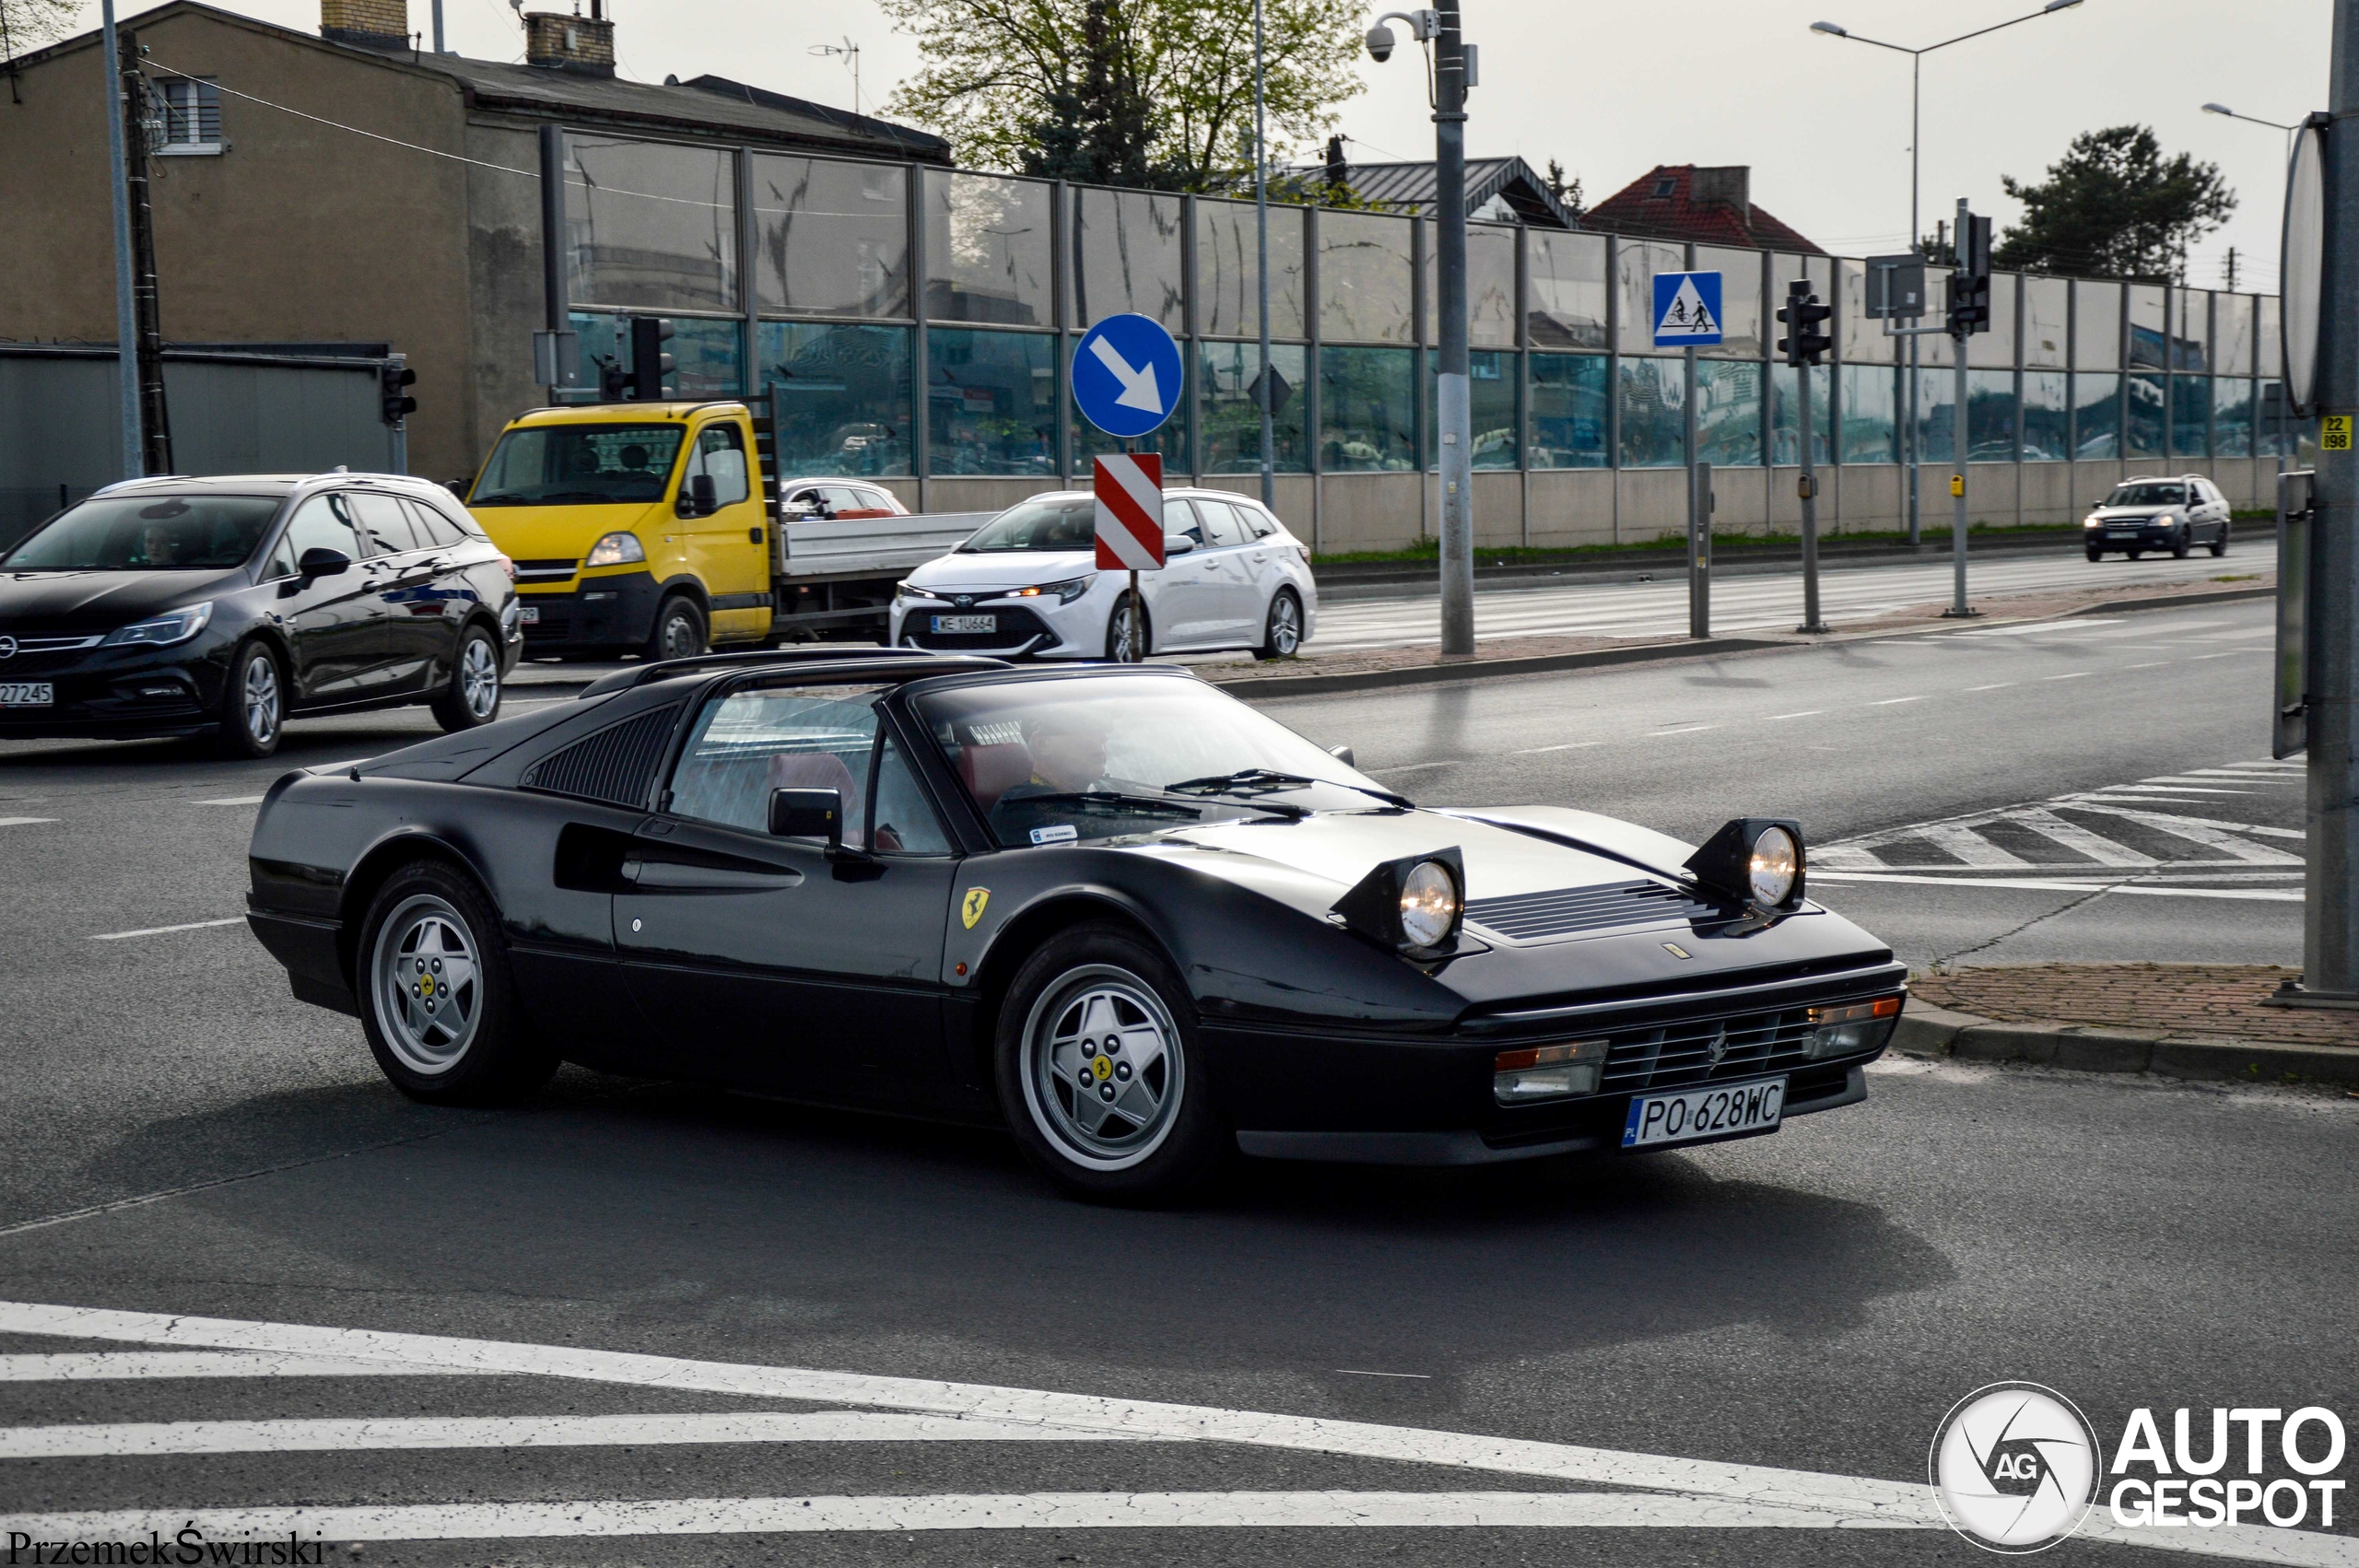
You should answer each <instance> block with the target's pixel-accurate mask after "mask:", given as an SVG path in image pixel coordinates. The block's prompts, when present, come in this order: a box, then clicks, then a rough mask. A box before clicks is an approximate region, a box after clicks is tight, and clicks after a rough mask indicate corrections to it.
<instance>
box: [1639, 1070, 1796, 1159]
mask: <svg viewBox="0 0 2359 1568" xmlns="http://www.w3.org/2000/svg"><path fill="white" fill-rule="evenodd" d="M1785 1109H1786V1081H1785V1080H1784V1079H1782V1078H1767V1079H1755V1081H1754V1082H1750V1083H1716V1084H1714V1085H1713V1086H1712V1087H1710V1088H1708V1089H1687V1090H1683V1091H1682V1092H1681V1093H1679V1094H1641V1095H1639V1096H1638V1097H1637V1099H1635V1100H1632V1101H1631V1102H1630V1117H1629V1119H1628V1120H1627V1121H1625V1122H1624V1123H1623V1124H1622V1147H1624V1148H1625V1149H1644V1148H1647V1147H1648V1146H1649V1145H1651V1144H1657V1143H1693V1142H1696V1141H1698V1140H1700V1139H1706V1138H1732V1137H1735V1136H1736V1135H1738V1134H1739V1133H1745V1132H1767V1131H1770V1130H1771V1129H1775V1128H1776V1127H1777V1125H1778V1117H1780V1116H1781V1115H1783V1114H1784V1112H1785Z"/></svg>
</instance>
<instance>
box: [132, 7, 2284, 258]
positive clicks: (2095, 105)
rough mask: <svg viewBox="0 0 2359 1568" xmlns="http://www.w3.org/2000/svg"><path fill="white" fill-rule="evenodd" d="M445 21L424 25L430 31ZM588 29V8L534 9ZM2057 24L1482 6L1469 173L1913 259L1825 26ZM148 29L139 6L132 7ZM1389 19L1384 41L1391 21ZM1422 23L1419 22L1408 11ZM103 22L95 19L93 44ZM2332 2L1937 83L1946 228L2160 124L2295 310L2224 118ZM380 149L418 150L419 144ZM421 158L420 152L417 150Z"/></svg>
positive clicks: (2119, 35) (855, 10) (1380, 118)
mask: <svg viewBox="0 0 2359 1568" xmlns="http://www.w3.org/2000/svg"><path fill="white" fill-rule="evenodd" d="M226 3H227V4H229V6H230V7H231V8H232V9H236V10H241V11H244V12H247V13H248V14H250V15H253V16H257V17H263V18H268V19H270V20H273V21H277V22H282V23H285V24H288V25H289V26H295V27H303V28H312V27H316V26H317V25H318V22H319V11H318V6H317V3H316V0H226ZM431 3H432V0H409V6H410V26H411V27H412V28H413V29H417V30H419V31H424V30H426V29H428V27H429V26H430V25H431V23H430V18H431V15H432V12H431ZM526 3H527V4H528V5H529V6H531V8H533V9H535V10H538V9H543V8H546V9H551V10H557V9H569V8H571V6H570V0H563V3H561V4H560V3H555V0H526ZM2038 3H2039V0H1944V3H1941V4H1936V3H1934V0H1650V3H1649V4H1647V5H1644V6H1632V5H1629V4H1627V3H1626V0H1465V16H1466V25H1467V36H1468V38H1469V39H1470V40H1471V41H1474V42H1477V43H1479V44H1480V45H1481V46H1482V53H1483V61H1482V73H1483V76H1482V83H1481V86H1480V87H1479V88H1477V89H1476V91H1475V93H1474V95H1473V101H1472V103H1471V104H1470V106H1469V109H1470V112H1471V114H1472V116H1473V118H1472V119H1471V121H1470V123H1469V124H1468V129H1467V148H1468V151H1469V153H1470V154H1472V155H1473V156H1477V157H1482V156H1498V155H1501V154H1505V153H1520V154H1521V155H1522V156H1523V157H1524V158H1528V159H1530V160H1531V161H1532V163H1533V164H1534V165H1535V166H1538V167H1544V166H1545V165H1546V162H1547V160H1548V159H1549V158H1556V159H1558V160H1560V161H1561V162H1562V163H1563V164H1564V166H1565V168H1566V170H1567V172H1569V173H1574V174H1578V175H1579V176H1580V177H1581V180H1582V181H1583V183H1584V185H1585V186H1586V188H1587V191H1588V194H1589V197H1590V200H1591V201H1595V200H1598V199H1599V198H1602V197H1603V196H1606V195H1609V194H1611V193H1613V192H1614V191H1617V190H1619V189H1620V188H1621V187H1622V186H1624V185H1625V184H1627V183H1628V182H1629V181H1632V180H1635V179H1637V177H1638V176H1640V175H1641V174H1643V173H1645V172H1646V171H1647V170H1649V169H1650V168H1652V167H1653V166H1654V165H1655V164H1657V163H1691V162H1692V163H1707V164H1717V163H1744V164H1750V165H1752V167H1753V194H1754V199H1755V201H1756V202H1758V203H1759V204H1760V205H1763V206H1765V207H1766V208H1768V209H1769V210H1770V211H1771V212H1774V213H1775V214H1777V215H1778V216H1779V217H1781V218H1783V219H1784V220H1785V221H1787V222H1788V223H1790V224H1792V225H1793V226H1794V227H1795V228H1799V229H1800V230H1802V232H1803V233H1804V234H1806V235H1809V236H1810V237H1811V238H1812V239H1813V240H1816V241H1817V242H1818V243H1819V244H1821V245H1823V246H1825V248H1826V249H1827V250H1829V251H1834V252H1839V253H1843V254H1849V255H1864V254H1868V253H1871V252H1878V251H1889V250H1898V249H1901V248H1902V247H1904V246H1905V245H1906V244H1907V231H1908V70H1909V62H1908V58H1907V56H1906V55H1903V54H1895V53H1889V52H1887V51H1884V50H1881V49H1871V48H1868V47H1866V46H1865V45H1863V44H1860V43H1858V42H1847V41H1840V40H1837V39H1832V38H1827V37H1825V36H1823V35H1821V34H1816V33H1813V32H1811V31H1810V30H1809V26H1810V24H1811V23H1812V22H1813V21H1816V20H1820V19H1822V18H1823V19H1825V20H1829V21H1834V22H1837V23H1840V24H1842V25H1843V26H1845V27H1847V28H1849V29H1852V30H1854V31H1855V32H1858V33H1861V34H1867V35H1872V36H1874V37H1876V38H1880V39H1884V40H1886V41H1891V42H1894V43H1898V44H1903V45H1907V46H1911V47H1921V46H1923V45H1925V44H1929V43H1937V42H1939V41H1942V40H1943V39H1946V38H1952V37H1954V36H1956V35H1957V34H1959V33H1963V32H1966V31H1969V30H1971V29H1975V28H1978V27H1983V26H1987V25H1989V24H1991V23H1994V22H2001V21H2004V20H2005V19H2007V18H2010V17H2014V16H2019V15H2022V14H2023V13H2025V12H2026V11H2031V10H2035V9H2036V8H2037V5H2038ZM443 4H444V6H445V15H446V26H447V27H448V29H449V33H450V39H451V43H452V47H453V48H455V49H457V50H459V51H460V52H461V53H466V54H472V55H475V56H477V57H479V58H485V59H501V60H507V59H519V58H522V52H523V44H522V29H521V28H520V26H519V24H518V23H517V21H516V18H515V13H514V12H513V11H512V10H511V7H510V6H509V5H508V4H507V3H506V0H443ZM124 5H125V7H126V13H127V12H128V11H129V10H130V9H132V8H134V7H135V6H136V0H124ZM1383 8H1384V6H1373V5H1372V6H1370V15H1371V19H1372V18H1373V17H1374V15H1375V14H1376V13H1377V12H1378V11H1379V10H1381V9H1383ZM1403 8H1405V4H1404V6H1403ZM97 14H98V12H97V6H95V5H93V6H89V7H88V18H89V22H90V25H92V26H95V25H96V23H97ZM608 14H609V15H610V16H612V17H613V18H615V20H616V48H617V50H618V51H619V53H620V54H621V57H622V62H623V74H624V75H626V76H636V77H640V78H641V79H644V80H649V81H661V80H663V77H664V76H665V75H666V74H667V73H676V74H678V75H680V76H696V75H698V74H699V73H701V72H707V71H710V72H713V73H716V74H718V75H722V76H732V77H735V78H737V79H739V80H743V81H750V82H753V83H755V84H757V85H759V86H762V87H768V88H775V89H777V90H779V91H782V92H788V93H792V94H795V95H797V96H800V97H804V98H809V99H816V100H818V101H821V102H826V103H832V104H839V105H843V106H846V107H849V106H850V105H851V86H852V84H851V73H850V72H849V71H847V70H846V69H845V68H844V65H843V63H842V62H841V61H840V60H839V59H835V58H829V57H825V56H815V55H813V54H811V53H809V51H810V50H811V48H812V47H814V46H815V45H820V44H825V43H829V42H836V43H840V41H842V39H843V38H844V37H845V36H846V35H849V36H850V37H851V39H852V40H853V41H856V42H857V43H859V44H860V46H861V49H862V54H861V69H862V82H861V88H862V99H863V108H867V109H869V110H871V111H874V106H875V105H876V103H877V102H879V101H880V100H882V99H884V98H885V97H886V94H888V93H889V92H890V91H891V89H892V87H893V84H894V83H895V82H896V81H897V80H898V79H899V77H900V76H902V75H903V74H904V73H906V72H908V71H910V70H911V69H913V68H914V67H915V65H916V64H917V55H916V51H915V50H914V49H913V48H912V47H911V45H910V41H909V40H908V39H906V38H905V37H901V36H898V35H896V34H895V33H894V32H893V31H892V30H891V29H890V28H889V27H888V26H887V25H886V22H885V20H884V18H883V17H882V16H881V15H880V14H879V13H878V11H877V9H876V7H875V6H874V4H873V0H827V3H826V4H824V5H820V4H813V3H811V0H785V3H784V4H780V3H778V0H608ZM2329 31H2330V8H2329V5H2328V0H2083V4H2082V5H2081V6H2078V7H2077V8H2075V9H2072V10H2069V11H2064V12H2060V13H2058V14H2056V15H2054V16H2048V17H2043V18H2039V19H2038V20H2036V21H2029V22H2025V23H2024V24H2023V25H2022V26H2020V27H2015V28H2010V29H2007V30H2006V31H2004V32H2001V33H1997V34H1993V35H1992V36H1990V37H1988V38H1979V39H1976V40H1974V41H1971V42H1968V43H1961V44H1958V45H1956V46H1955V47H1954V48H1949V49H1943V50H1941V51H1938V52H1937V53H1933V54H1931V55H1928V56H1927V57H1926V58H1925V62H1924V117H1925V123H1924V171H1923V193H1924V195H1923V201H1924V206H1923V213H1924V227H1925V228H1926V229H1928V230H1930V229H1931V227H1932V223H1933V220H1934V219H1935V218H1936V217H1946V216H1949V215H1950V214H1951V212H1952V211H1953V210H1954V205H1955V203H1956V201H1957V198H1958V197H1960V196H1966V197H1967V198H1969V199H1970V200H1971V201H1972V202H1973V203H1974V205H1975V209H1976V210H1977V211H1978V212H1986V213H1989V214H1991V215H1992V216H1995V217H1996V218H1997V219H1998V220H1999V226H2000V228H2002V229H2003V228H2005V226H2006V224H2007V223H2008V222H2009V221H2011V220H2012V219H2013V217H2014V216H2017V212H2018V209H2017V207H2016V205H2015V204H2014V203H2013V202H2011V201H2009V200H2008V199H2007V198H2006V196H2005V194H2004V193H2002V192H2001V188H2000V184H1999V178H2000V176H2001V174H2013V175H2014V176H2016V177H2017V178H2018V179H2022V178H2036V177H2037V176H2039V175H2040V174H2041V173H2042V171H2043V170H2045V169H2046V168H2047V166H2048V164H2049V163H2050V162H2052V161H2054V159H2055V158H2057V157H2058V156H2059V155H2060V153H2061V152H2062V151H2063V149H2064V147H2065V145H2066V144H2067V143H2068V142H2070V141H2071V137H2072V136H2073V135H2075V134H2076V133H2078V132H2081V131H2084V130H2089V129H2092V128H2094V127H2097V126H2103V125H2113V124H2120V123H2128V122H2133V121H2135V122H2140V123H2146V124H2150V125H2152V126H2154V130H2155V132H2156V133H2157V134H2158V135H2160V136H2161V138H2162V141H2163V146H2164V147H2165V150H2166V151H2170V152H2177V151H2189V152H2192V153H2194V154H2195V155H2196V156H2197V157H2198V158H2204V159H2208V160H2211V161H2213V162H2216V163H2218V164H2219V166H2220V168H2221V170H2222V171H2223V173H2224V174H2225V175H2226V177H2227V181H2228V183H2229V185H2230V186H2231V188H2233V189H2234V190H2235V191H2236V194H2237V196H2238V198H2239V202H2240V205H2239V208H2238V211H2237V213H2236V217H2235V218H2234V219H2233V220H2232V221H2231V222H2230V224H2229V226H2228V227H2227V228H2225V229H2224V230H2222V231H2221V232H2220V233H2218V234H2216V235H2214V236H2213V237H2212V238H2211V239H2210V240H2206V241H2205V242H2204V243H2203V244H2202V245H2201V247H2200V248H2199V250H2198V251H2197V252H2196V253H2195V256H2194V260H2193V265H2192V269H2191V271H2192V275H2193V281H2195V282H2196V283H2199V284H2205V285H2212V286H2217V285H2219V284H2220V283H2221V282H2222V281H2223V277H2224V267H2225V262H2226V253H2227V251H2228V248H2229V247H2231V246H2234V247H2235V249H2236V256H2237V269H2238V281H2239V285H2240V287H2247V288H2253V287H2259V288H2264V289H2273V288H2274V287H2275V277H2276V267H2277V227H2278V208H2279V203H2280V199H2281V195H2282V190H2283V136H2282V135H2280V134H2279V133H2277V132H2274V131H2271V130H2267V129H2265V128H2263V127H2261V126H2258V125H2248V124H2243V123H2237V122H2235V121H2229V120H2223V119H2220V118H2219V117H2217V116H2216V115H2209V114H2204V113H2202V112H2201V105H2202V104H2203V103H2205V102H2206V101H2218V102H2223V103H2225V104H2227V105H2229V106H2230V107H2231V108H2234V109H2236V110H2238V111H2242V112H2244V113H2248V114H2254V115H2258V116H2259V117H2261V118H2263V119H2267V120H2275V121H2281V122H2292V121H2294V120H2297V119H2299V118H2300V117H2301V116H2302V114H2303V113H2304V112H2306V111H2308V110H2311V109H2316V108H2323V107H2324V106H2325V99H2326V92H2327V44H2328V39H2329ZM1360 76H1361V78H1362V80H1364V81H1365V82H1366V83H1367V88H1368V90H1367V91H1366V92H1365V93H1363V94H1361V95H1360V96H1359V97H1357V98H1356V99H1352V100H1351V101H1350V102H1349V103H1348V104H1346V105H1345V106H1344V110H1343V113H1342V122H1341V128H1342V129H1343V131H1344V134H1345V135H1348V136H1350V137H1352V138H1354V142H1355V146H1354V156H1355V157H1356V158H1366V159H1367V160H1370V161H1378V160H1390V159H1392V158H1430V157H1432V153H1433V137H1432V127H1431V124H1430V123H1429V121H1428V120H1427V118H1426V115H1427V110H1426V103H1425V90H1424V86H1423V82H1422V80H1421V76H1420V73H1419V72H1418V71H1417V70H1416V69H1415V68H1414V59H1413V57H1412V56H1411V55H1410V54H1409V53H1407V52H1406V51H1403V52H1401V53H1395V54H1394V56H1393V58H1392V62H1391V64H1389V65H1382V66H1379V65H1377V64H1373V63H1371V62H1369V61H1367V60H1366V59H1365V58H1363V59H1362V60H1361V62H1360ZM370 129H386V130H393V129H395V128H393V127H376V126H371V127H370ZM396 134H397V133H396Z"/></svg>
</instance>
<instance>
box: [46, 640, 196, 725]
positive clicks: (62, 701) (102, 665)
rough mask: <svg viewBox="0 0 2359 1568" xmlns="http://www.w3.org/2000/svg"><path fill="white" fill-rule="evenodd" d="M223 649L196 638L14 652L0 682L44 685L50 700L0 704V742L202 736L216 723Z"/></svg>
mask: <svg viewBox="0 0 2359 1568" xmlns="http://www.w3.org/2000/svg"><path fill="white" fill-rule="evenodd" d="M27 640H30V639H29V638H28V639H27ZM228 649H229V643H228V642H226V641H225V640H224V639H223V638H219V637H217V636H200V637H198V638H196V639H194V641H192V642H188V643H184V644H182V645H180V646H178V647H173V648H138V647H130V648H98V647H91V648H84V649H60V650H55V651H44V652H20V653H18V655H17V656H16V657H14V658H11V659H8V660H6V661H0V684H5V685H16V684H18V683H45V684H47V685H49V686H50V687H51V689H52V694H53V698H54V700H53V702H52V703H51V704H50V706H48V707H46V708H0V740H32V739H55V738H70V737H80V738H88V739H96V740H143V739H153V738H157V737H163V736H176V735H195V734H202V733H204V732H205V731H209V730H211V729H212V728H213V727H214V726H215V724H216V723H217V718H216V714H217V709H218V707H219V703H220V697H221V683H222V680H223V674H222V671H223V668H224V665H225V663H226V661H227V655H228Z"/></svg>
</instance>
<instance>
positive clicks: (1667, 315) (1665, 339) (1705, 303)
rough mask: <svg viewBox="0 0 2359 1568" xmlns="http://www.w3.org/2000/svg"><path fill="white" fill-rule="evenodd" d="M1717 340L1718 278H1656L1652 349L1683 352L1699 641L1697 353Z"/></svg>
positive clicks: (1703, 506)
mask: <svg viewBox="0 0 2359 1568" xmlns="http://www.w3.org/2000/svg"><path fill="white" fill-rule="evenodd" d="M1719 341H1720V275H1719V273H1716V272H1659V273H1657V274H1655V346H1656V347H1657V348H1684V349H1685V350H1686V351H1687V354H1686V371H1687V397H1686V410H1687V413H1686V439H1685V445H1686V448H1687V603H1688V609H1687V621H1688V635H1689V636H1690V637H1699V638H1700V637H1709V636H1711V635H1712V631H1711V626H1712V599H1711V584H1710V580H1709V579H1708V575H1707V574H1708V573H1709V572H1710V571H1711V569H1712V568H1711V556H1712V511H1711V495H1712V470H1711V465H1710V464H1708V463H1701V462H1697V461H1696V349H1698V348H1701V347H1708V346H1709V345H1713V344H1716V343H1719Z"/></svg>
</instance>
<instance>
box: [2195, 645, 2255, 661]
mask: <svg viewBox="0 0 2359 1568" xmlns="http://www.w3.org/2000/svg"><path fill="white" fill-rule="evenodd" d="M2268 651H2269V649H2265V648H2232V649H2228V650H2227V651H2226V652H2225V653H2199V654H2197V655H2195V656H2194V657H2193V658H2191V659H2189V661H2188V662H2189V663H2190V664H2200V663H2201V662H2202V661H2204V660H2206V659H2234V658H2235V657H2236V655H2237V654H2239V653H2266V652H2268Z"/></svg>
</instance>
